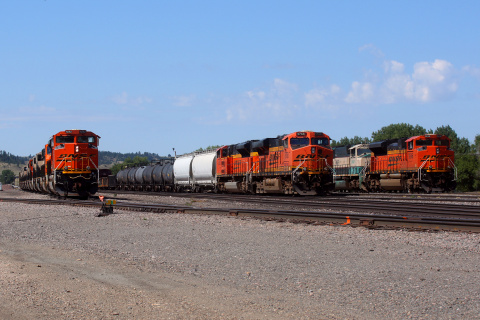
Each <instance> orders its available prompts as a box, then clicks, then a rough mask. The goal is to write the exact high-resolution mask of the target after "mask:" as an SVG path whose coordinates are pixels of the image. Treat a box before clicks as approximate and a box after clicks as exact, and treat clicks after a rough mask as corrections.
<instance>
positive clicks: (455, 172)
mask: <svg viewBox="0 0 480 320" xmlns="http://www.w3.org/2000/svg"><path fill="white" fill-rule="evenodd" d="M448 164H450V165H451V166H452V167H453V172H454V177H453V181H457V167H456V166H455V163H453V161H452V159H450V158H448Z"/></svg>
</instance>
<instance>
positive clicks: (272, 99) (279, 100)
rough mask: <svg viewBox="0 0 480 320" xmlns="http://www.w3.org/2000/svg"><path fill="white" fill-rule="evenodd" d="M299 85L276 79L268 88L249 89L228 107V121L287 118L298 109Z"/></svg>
mask: <svg viewBox="0 0 480 320" xmlns="http://www.w3.org/2000/svg"><path fill="white" fill-rule="evenodd" d="M297 92H298V86H297V85H296V84H294V83H290V82H288V81H285V80H283V79H278V78H277V79H274V80H273V83H272V84H271V86H270V88H269V89H268V90H249V91H246V92H245V93H243V94H242V96H241V97H239V98H238V99H237V100H236V103H235V104H234V105H233V106H232V107H230V108H228V109H227V110H226V111H225V113H226V119H227V120H228V121H234V120H241V121H248V120H252V119H257V118H263V119H267V120H270V119H285V118H288V117H289V116H290V115H291V114H292V112H294V110H296V109H298V108H299V107H298V103H297V100H298V99H297V95H298V94H297Z"/></svg>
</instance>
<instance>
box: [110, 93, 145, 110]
mask: <svg viewBox="0 0 480 320" xmlns="http://www.w3.org/2000/svg"><path fill="white" fill-rule="evenodd" d="M111 101H113V102H114V103H116V104H119V105H125V106H133V107H138V106H141V105H143V104H146V103H151V102H152V101H153V99H151V98H148V97H143V96H139V97H136V98H130V97H129V96H128V94H127V93H126V92H122V93H121V94H120V95H116V96H113V97H112V98H111Z"/></svg>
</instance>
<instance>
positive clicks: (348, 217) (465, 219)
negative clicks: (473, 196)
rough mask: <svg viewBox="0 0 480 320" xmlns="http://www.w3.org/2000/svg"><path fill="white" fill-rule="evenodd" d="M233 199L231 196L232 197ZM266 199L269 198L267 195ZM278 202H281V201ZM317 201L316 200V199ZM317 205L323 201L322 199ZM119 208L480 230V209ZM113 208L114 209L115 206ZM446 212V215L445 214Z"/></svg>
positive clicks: (123, 204)
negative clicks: (432, 211) (417, 211)
mask: <svg viewBox="0 0 480 320" xmlns="http://www.w3.org/2000/svg"><path fill="white" fill-rule="evenodd" d="M230 199H231V198H230ZM263 200H265V199H263ZM2 201H11V202H21V203H32V204H41V205H70V206H82V207H93V208H96V209H97V210H98V211H97V215H98V216H102V215H108V214H109V213H105V212H104V213H101V212H100V208H101V207H102V202H101V201H99V200H93V201H91V200H89V201H80V200H72V199H67V200H53V199H16V198H1V199H0V202H2ZM277 204H278V202H277ZM313 204H315V203H313ZM316 205H319V204H318V203H317V204H316ZM112 208H114V209H115V210H127V211H137V212H152V213H184V214H217V215H229V216H235V217H253V218H258V219H263V220H274V221H289V222H295V223H310V224H328V225H344V226H352V227H367V228H371V229H375V228H381V229H409V230H417V231H442V230H443V231H463V232H480V212H479V210H477V212H476V214H475V213H467V214H463V213H462V214H454V213H452V212H450V213H449V214H448V215H447V216H445V213H443V214H428V215H419V214H415V213H410V214H405V213H406V212H405V209H402V210H403V212H402V213H403V214H401V215H399V214H378V213H377V214H372V213H370V214H367V213H359V212H353V213H352V212H348V213H345V212H338V211H337V212H334V211H320V209H321V208H320V207H316V209H317V210H316V211H308V210H305V208H304V207H303V210H293V209H292V210H291V209H286V210H280V209H248V208H207V207H194V206H185V205H183V206H179V205H168V204H145V203H135V202H130V201H123V200H117V202H116V204H115V205H114V206H113V207H112ZM479 209H480V207H479ZM112 211H113V210H112ZM442 215H443V216H442Z"/></svg>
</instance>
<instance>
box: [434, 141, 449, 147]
mask: <svg viewBox="0 0 480 320" xmlns="http://www.w3.org/2000/svg"><path fill="white" fill-rule="evenodd" d="M435 145H436V146H437V147H450V142H449V141H448V140H435Z"/></svg>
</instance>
